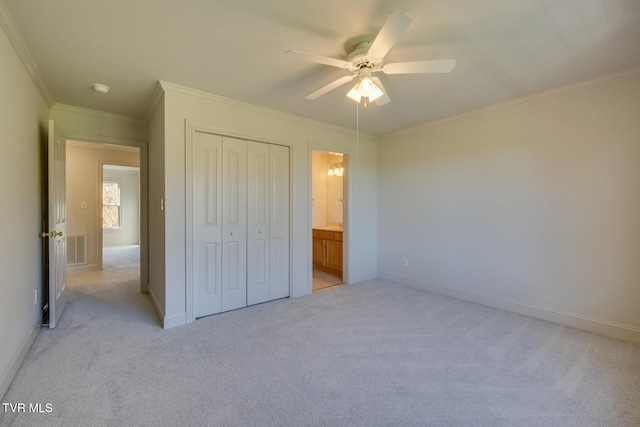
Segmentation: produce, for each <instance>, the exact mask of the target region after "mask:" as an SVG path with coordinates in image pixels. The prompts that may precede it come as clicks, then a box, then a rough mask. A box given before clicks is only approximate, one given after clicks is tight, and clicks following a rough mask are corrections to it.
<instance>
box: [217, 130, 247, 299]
mask: <svg viewBox="0 0 640 427" xmlns="http://www.w3.org/2000/svg"><path fill="white" fill-rule="evenodd" d="M222 182H223V185H222V311H228V310H234V309H236V308H240V307H246V306H247V141H243V140H240V139H235V138H227V137H223V138H222Z"/></svg>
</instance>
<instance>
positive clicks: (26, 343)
mask: <svg viewBox="0 0 640 427" xmlns="http://www.w3.org/2000/svg"><path fill="white" fill-rule="evenodd" d="M0 58H2V60H0V144H1V145H2V151H3V155H2V156H0V182H2V209H0V224H2V225H1V226H0V227H1V230H2V239H0V254H1V255H0V274H1V279H0V295H2V296H1V297H0V397H1V396H3V395H4V394H5V392H6V391H7V388H8V387H9V384H10V383H11V380H12V379H13V377H14V375H15V373H16V372H17V369H18V368H19V367H20V364H21V363H22V360H23V358H24V356H25V355H26V352H27V350H28V349H29V347H30V346H31V343H32V342H33V339H35V336H36V334H37V331H38V330H39V328H38V326H37V325H38V323H39V322H40V321H41V307H42V300H41V295H42V267H41V263H42V255H41V251H42V243H41V239H40V236H39V233H40V232H41V231H42V229H41V227H42V224H41V213H42V212H41V208H42V204H41V199H40V198H41V192H40V190H41V188H42V182H41V179H42V172H41V170H42V165H41V162H42V155H41V147H42V146H43V145H42V144H44V143H46V133H47V119H48V108H47V105H46V104H45V102H44V101H43V99H42V97H41V95H40V93H39V91H38V89H36V86H35V85H34V84H33V82H32V80H31V78H30V76H29V74H28V73H27V71H26V69H25V67H24V66H23V65H22V62H21V60H20V59H19V57H18V55H17V54H16V52H15V51H14V49H13V47H12V46H11V44H10V42H9V40H8V39H7V37H6V35H5V33H4V31H3V30H0ZM36 289H37V290H38V300H37V301H35V299H34V292H35V290H36Z"/></svg>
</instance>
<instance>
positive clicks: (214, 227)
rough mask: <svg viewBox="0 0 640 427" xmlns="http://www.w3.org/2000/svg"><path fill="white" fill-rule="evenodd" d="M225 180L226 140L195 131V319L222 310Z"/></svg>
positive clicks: (193, 255)
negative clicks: (223, 191)
mask: <svg viewBox="0 0 640 427" xmlns="http://www.w3.org/2000/svg"><path fill="white" fill-rule="evenodd" d="M221 178H222V137H221V136H219V135H213V134H209V133H203V132H195V133H194V137H193V141H192V158H191V180H192V182H191V184H192V191H193V196H192V198H193V201H192V207H193V209H192V212H193V214H192V215H193V216H192V224H193V235H192V259H193V273H192V277H193V293H194V294H193V301H194V302H193V312H194V316H195V317H202V316H207V315H209V314H214V313H220V312H221V311H222V293H221V292H222V268H221V267H222V266H221V263H222V249H221V247H222V209H221V203H220V202H221V194H222V181H221Z"/></svg>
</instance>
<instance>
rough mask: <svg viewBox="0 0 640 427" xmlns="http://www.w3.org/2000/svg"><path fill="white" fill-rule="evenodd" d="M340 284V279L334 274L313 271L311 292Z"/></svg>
mask: <svg viewBox="0 0 640 427" xmlns="http://www.w3.org/2000/svg"><path fill="white" fill-rule="evenodd" d="M340 284H342V277H340V276H336V275H335V274H331V273H327V272H326V271H322V270H318V269H316V268H314V269H313V290H314V291H317V290H320V289H324V288H328V287H330V286H335V285H340Z"/></svg>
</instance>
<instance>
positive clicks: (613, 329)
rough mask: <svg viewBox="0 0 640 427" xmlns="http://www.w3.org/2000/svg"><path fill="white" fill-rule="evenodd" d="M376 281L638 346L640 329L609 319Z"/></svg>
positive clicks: (416, 283)
mask: <svg viewBox="0 0 640 427" xmlns="http://www.w3.org/2000/svg"><path fill="white" fill-rule="evenodd" d="M378 278H379V279H381V280H386V281H388V282H392V283H398V284H401V285H407V286H410V287H412V288H417V289H423V290H427V291H432V292H435V293H438V294H442V295H447V296H450V297H453V298H458V299H461V300H465V301H471V302H476V303H478V304H483V305H487V306H489V307H494V308H499V309H502V310H507V311H511V312H514V313H518V314H523V315H525V316H531V317H535V318H537V319H540V320H545V321H547V322H552V323H558V324H561V325H565V326H570V327H572V328H576V329H581V330H584V331H588V332H593V333H595V334H598V335H604V336H607V337H610V338H615V339H618V340H622V341H629V342H633V343H636V344H640V328H636V327H634V326H629V325H623V324H619V323H616V322H610V321H608V320H602V319H596V318H593V317H589V316H583V315H581V314H576V313H569V312H563V311H559V310H553V309H549V308H545V307H539V306H535V305H532V304H526V303H524V302H519V301H510V300H505V299H502V298H496V297H493V296H489V295H483V294H477V293H473V292H467V291H463V290H460V289H453V288H449V287H445V286H439V285H433V284H430V283H426V282H421V281H419V280H415V279H408V278H405V277H400V276H395V275H393V274H385V273H379V274H378Z"/></svg>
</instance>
